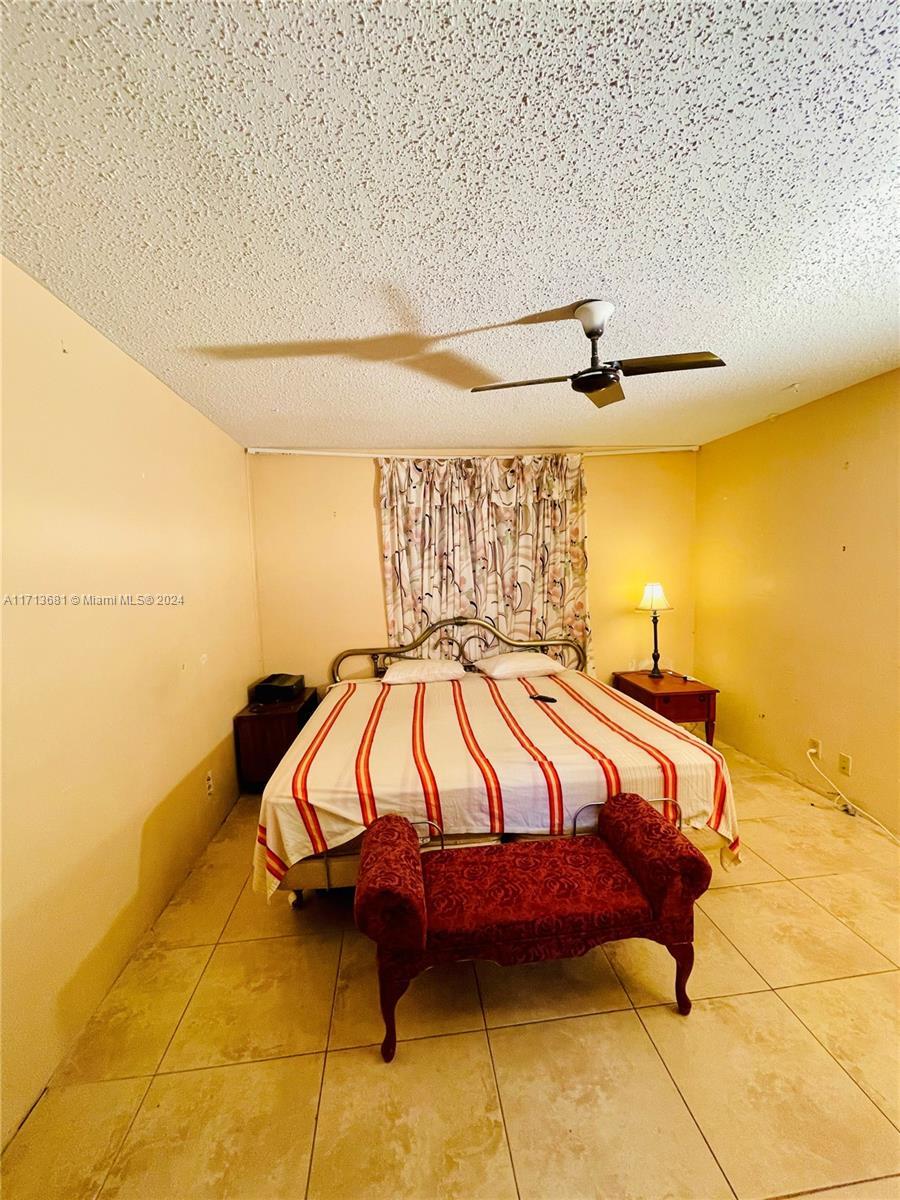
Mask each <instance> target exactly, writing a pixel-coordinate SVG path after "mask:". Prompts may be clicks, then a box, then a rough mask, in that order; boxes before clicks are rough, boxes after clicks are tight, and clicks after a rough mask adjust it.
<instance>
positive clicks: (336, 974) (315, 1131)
mask: <svg viewBox="0 0 900 1200" xmlns="http://www.w3.org/2000/svg"><path fill="white" fill-rule="evenodd" d="M345 932H346V930H344V929H342V930H341V944H340V947H339V948H338V956H337V967H336V969H335V972H334V987H333V988H332V990H331V1011H330V1012H329V1014H328V1028H327V1030H326V1031H325V1050H324V1051H323V1053H322V1073H321V1074H320V1076H319V1094H318V1096H317V1098H316V1113H315V1116H314V1117H313V1127H312V1137H311V1138H310V1142H309V1165H308V1166H307V1168H306V1184H305V1186H304V1188H303V1196H304V1200H306V1198H307V1197H308V1196H309V1185H310V1183H311V1182H312V1169H313V1159H314V1158H315V1154H316V1138H317V1137H318V1135H319V1111H320V1110H321V1108H322V1092H323V1090H324V1088H325V1068H326V1066H327V1065H328V1054H329V1044H330V1042H331V1026H332V1024H333V1023H334V1006H335V1004H336V1003H337V990H338V982H339V980H340V978H341V962H342V961H343V958H344V934H345Z"/></svg>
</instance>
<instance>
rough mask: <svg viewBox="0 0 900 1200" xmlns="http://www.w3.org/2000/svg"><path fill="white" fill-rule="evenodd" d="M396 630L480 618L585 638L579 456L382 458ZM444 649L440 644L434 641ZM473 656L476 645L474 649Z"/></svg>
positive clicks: (388, 587)
mask: <svg viewBox="0 0 900 1200" xmlns="http://www.w3.org/2000/svg"><path fill="white" fill-rule="evenodd" d="M378 465H379V467H380V469H381V519H382V528H383V533H384V539H383V545H384V579H385V597H386V602H387V619H388V633H389V637H390V641H391V642H392V643H393V644H399V643H401V642H407V641H411V640H412V639H413V638H416V637H418V636H419V634H421V633H422V631H423V630H424V629H426V628H427V627H428V626H429V625H430V624H432V623H433V622H434V621H439V620H442V619H444V618H446V617H459V616H463V617H481V618H482V619H483V620H486V621H489V622H491V624H493V625H496V627H497V628H498V629H499V630H501V632H503V633H505V634H507V635H509V636H511V637H516V638H523V639H529V638H531V639H538V638H544V637H572V638H575V639H576V640H577V641H579V642H581V643H582V644H583V645H584V646H585V648H587V642H588V637H589V632H590V630H589V619H588V611H587V588H586V573H587V556H586V553H585V542H586V533H585V487H584V473H583V471H582V465H581V456H580V455H578V454H552V455H546V456H531V455H529V456H524V457H520V458H380V459H379V460H378ZM426 653H427V654H428V655H429V656H430V657H439V656H440V654H441V647H440V646H439V645H436V646H433V647H429V648H427V649H426ZM476 657H477V656H476Z"/></svg>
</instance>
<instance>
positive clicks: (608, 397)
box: [587, 380, 625, 408]
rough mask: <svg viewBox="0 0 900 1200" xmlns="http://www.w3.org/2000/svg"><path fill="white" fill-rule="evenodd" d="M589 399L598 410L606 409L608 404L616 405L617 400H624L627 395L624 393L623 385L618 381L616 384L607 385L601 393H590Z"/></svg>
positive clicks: (601, 389) (588, 394)
mask: <svg viewBox="0 0 900 1200" xmlns="http://www.w3.org/2000/svg"><path fill="white" fill-rule="evenodd" d="M587 397H588V399H589V400H590V402H591V403H592V404H596V406H597V408H606V406H607V404H615V402H616V401H617V400H624V399H625V393H624V392H623V391H622V385H621V383H619V381H618V380H616V381H615V382H614V383H610V384H607V386H606V387H605V388H600V390H599V392H588V393H587Z"/></svg>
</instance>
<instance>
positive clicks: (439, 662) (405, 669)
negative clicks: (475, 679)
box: [381, 658, 466, 683]
mask: <svg viewBox="0 0 900 1200" xmlns="http://www.w3.org/2000/svg"><path fill="white" fill-rule="evenodd" d="M465 673H466V672H465V670H464V668H463V665H462V663H460V662H454V661H453V660H452V659H449V658H401V659H400V660H399V661H398V662H395V663H391V665H390V666H389V667H388V669H387V670H386V671H385V673H384V674H383V675H382V677H381V679H382V682H383V683H440V682H441V680H445V679H462V677H463V676H464V675H465Z"/></svg>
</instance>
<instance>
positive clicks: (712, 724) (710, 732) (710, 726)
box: [706, 717, 716, 746]
mask: <svg viewBox="0 0 900 1200" xmlns="http://www.w3.org/2000/svg"><path fill="white" fill-rule="evenodd" d="M715 732H716V719H715V717H713V719H712V720H711V721H707V722H706V742H707V745H709V746H711V745H712V744H713V737H714V736H715Z"/></svg>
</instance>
